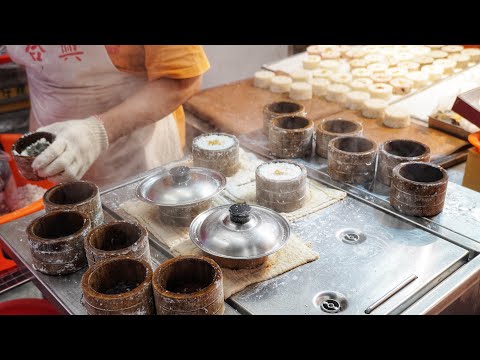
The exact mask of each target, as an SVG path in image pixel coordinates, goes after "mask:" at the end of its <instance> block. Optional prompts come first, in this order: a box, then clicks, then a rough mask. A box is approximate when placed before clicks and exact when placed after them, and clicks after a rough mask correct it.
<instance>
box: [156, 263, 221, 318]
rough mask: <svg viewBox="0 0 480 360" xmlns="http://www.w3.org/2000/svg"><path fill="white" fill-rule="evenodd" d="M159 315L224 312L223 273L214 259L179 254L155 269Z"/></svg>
mask: <svg viewBox="0 0 480 360" xmlns="http://www.w3.org/2000/svg"><path fill="white" fill-rule="evenodd" d="M153 293H154V296H155V306H156V309H157V315H222V314H223V312H224V297H223V275H222V270H221V269H220V267H219V266H218V265H217V263H215V261H213V260H212V259H209V258H206V257H202V256H179V257H176V258H174V259H171V260H167V261H165V262H164V263H162V264H160V266H159V267H158V268H157V270H155V273H154V275H153Z"/></svg>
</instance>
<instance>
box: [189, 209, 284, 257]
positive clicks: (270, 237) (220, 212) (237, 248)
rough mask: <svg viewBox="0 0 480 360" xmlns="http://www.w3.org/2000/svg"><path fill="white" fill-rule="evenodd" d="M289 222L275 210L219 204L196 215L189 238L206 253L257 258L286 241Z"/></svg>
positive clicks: (273, 250)
mask: <svg viewBox="0 0 480 360" xmlns="http://www.w3.org/2000/svg"><path fill="white" fill-rule="evenodd" d="M289 237H290V225H289V224H288V222H287V221H286V220H285V219H284V218H283V217H282V216H281V215H280V214H278V213H276V212H275V211H273V210H270V209H268V208H265V207H262V206H255V205H246V204H235V205H223V206H218V207H216V208H212V209H209V210H207V211H204V212H203V213H201V214H200V215H198V216H197V217H196V218H195V219H194V220H193V222H192V224H191V225H190V239H191V240H192V242H193V243H194V244H195V245H196V246H198V247H199V248H200V249H202V250H203V251H205V252H206V253H208V254H211V255H215V256H219V257H223V258H227V259H257V258H260V257H263V256H268V255H270V254H273V253H274V252H276V251H277V250H279V249H280V248H281V247H282V246H283V245H285V244H286V242H287V240H288V238H289Z"/></svg>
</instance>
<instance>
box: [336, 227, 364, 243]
mask: <svg viewBox="0 0 480 360" xmlns="http://www.w3.org/2000/svg"><path fill="white" fill-rule="evenodd" d="M337 239H339V240H341V241H343V242H344V243H346V244H350V245H355V244H360V243H362V242H364V241H365V240H366V239H367V236H366V235H365V234H364V233H363V232H361V231H359V230H356V229H342V230H340V231H338V232H337Z"/></svg>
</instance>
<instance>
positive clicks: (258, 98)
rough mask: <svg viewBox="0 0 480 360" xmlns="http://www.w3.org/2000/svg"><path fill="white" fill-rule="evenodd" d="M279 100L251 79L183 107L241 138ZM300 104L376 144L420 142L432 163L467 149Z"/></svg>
mask: <svg viewBox="0 0 480 360" xmlns="http://www.w3.org/2000/svg"><path fill="white" fill-rule="evenodd" d="M282 99H284V100H286V99H288V95H285V94H273V93H271V92H270V91H268V90H263V89H258V88H255V87H254V86H253V79H246V80H241V81H237V82H234V83H230V84H226V85H223V86H218V87H215V88H211V89H207V90H204V91H201V92H200V93H199V94H197V95H195V96H194V97H192V98H191V99H190V100H189V101H188V102H187V103H186V104H185V108H186V109H187V110H188V111H189V112H191V113H192V114H193V115H195V116H197V117H198V118H200V119H201V120H203V121H206V122H208V123H209V125H211V126H213V127H214V128H216V129H217V130H219V131H224V132H227V133H230V134H234V135H241V134H246V133H250V132H253V131H255V130H258V129H260V128H262V122H263V114H262V111H263V107H264V106H265V105H266V104H269V103H272V102H274V101H279V100H282ZM300 102H301V103H302V104H304V105H305V107H306V111H307V117H308V118H310V119H312V120H314V121H319V120H320V119H323V118H329V119H333V118H345V119H354V120H358V121H360V122H362V123H363V126H364V136H366V137H369V138H371V139H372V140H374V141H375V142H377V143H378V144H380V143H382V142H384V141H387V140H391V139H411V140H417V141H420V142H423V143H425V144H427V145H428V146H429V147H430V149H431V152H432V159H433V160H437V161H438V160H439V158H441V157H444V156H448V155H451V154H453V153H455V152H457V151H459V150H461V149H462V148H465V147H467V146H468V143H467V142H466V141H464V140H461V139H458V138H456V137H453V136H451V135H449V134H446V133H443V132H441V131H438V130H435V129H432V128H428V127H426V126H421V125H417V124H413V123H412V125H411V126H410V127H408V128H405V129H391V128H388V127H385V126H383V124H382V121H380V120H372V119H366V118H364V117H362V116H361V114H360V113H359V112H358V111H351V110H343V108H342V107H341V106H339V105H337V104H335V103H331V102H327V101H325V100H321V99H318V98H314V99H312V100H309V101H300Z"/></svg>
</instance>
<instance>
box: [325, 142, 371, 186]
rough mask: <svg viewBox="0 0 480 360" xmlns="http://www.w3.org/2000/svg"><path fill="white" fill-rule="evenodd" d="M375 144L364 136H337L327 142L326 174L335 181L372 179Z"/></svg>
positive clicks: (346, 181) (360, 182)
mask: <svg viewBox="0 0 480 360" xmlns="http://www.w3.org/2000/svg"><path fill="white" fill-rule="evenodd" d="M376 156H377V144H376V143H375V142H373V141H372V140H370V139H367V138H364V137H355V136H345V137H337V138H335V139H333V140H331V141H330V143H329V144H328V174H329V175H330V177H331V178H332V179H334V180H337V181H342V182H345V183H350V184H362V183H367V182H370V181H372V180H373V178H374V176H375V160H376Z"/></svg>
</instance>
